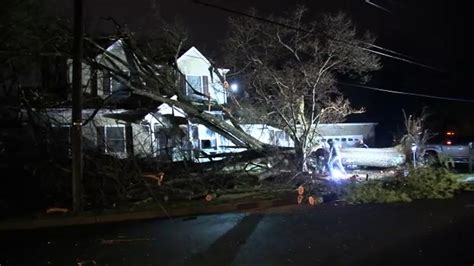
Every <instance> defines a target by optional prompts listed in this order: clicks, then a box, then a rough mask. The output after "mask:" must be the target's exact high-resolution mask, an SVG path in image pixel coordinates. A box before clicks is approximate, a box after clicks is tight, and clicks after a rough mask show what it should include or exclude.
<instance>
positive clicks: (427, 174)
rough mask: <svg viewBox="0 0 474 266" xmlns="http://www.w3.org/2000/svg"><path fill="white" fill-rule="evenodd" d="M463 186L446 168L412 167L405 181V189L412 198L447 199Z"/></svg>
mask: <svg viewBox="0 0 474 266" xmlns="http://www.w3.org/2000/svg"><path fill="white" fill-rule="evenodd" d="M460 188H461V185H460V184H459V182H458V181H457V178H456V176H455V175H454V174H452V173H451V172H449V171H448V170H447V169H445V168H433V167H420V168H416V169H412V170H411V171H410V174H409V175H408V177H407V178H406V181H405V191H406V193H407V194H408V195H409V196H410V198H412V199H445V198H451V197H453V195H454V193H455V192H456V191H458V190H459V189H460Z"/></svg>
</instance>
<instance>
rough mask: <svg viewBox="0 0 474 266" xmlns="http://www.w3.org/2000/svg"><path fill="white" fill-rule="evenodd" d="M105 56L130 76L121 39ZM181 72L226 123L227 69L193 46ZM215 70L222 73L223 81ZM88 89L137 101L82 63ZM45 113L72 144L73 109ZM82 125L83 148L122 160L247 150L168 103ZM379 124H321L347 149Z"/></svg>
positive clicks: (258, 129) (270, 136)
mask: <svg viewBox="0 0 474 266" xmlns="http://www.w3.org/2000/svg"><path fill="white" fill-rule="evenodd" d="M106 51H107V53H110V54H113V55H114V56H115V57H117V58H119V59H120V60H115V61H114V63H113V67H114V68H115V69H117V68H119V70H120V72H122V73H123V74H124V75H125V76H127V75H128V76H129V75H130V67H129V66H128V65H127V64H125V63H126V62H129V57H130V55H127V54H126V52H125V49H124V47H123V42H122V40H117V41H115V42H114V43H113V44H112V45H110V46H109V47H108V48H107V49H106ZM106 56H107V55H106V54H105V53H104V54H100V55H98V56H97V57H96V61H97V62H100V63H102V64H107V62H106V61H105V57H106ZM108 60H110V57H109V59H108ZM120 61H122V62H124V63H122V62H120ZM177 67H178V69H179V72H180V74H181V75H182V78H181V79H180V84H179V86H180V89H181V91H182V92H184V94H185V95H186V96H187V97H189V99H191V101H192V102H195V103H196V104H201V105H206V104H209V110H208V111H207V112H209V113H211V114H213V115H214V116H216V117H218V118H220V119H224V118H223V115H222V111H219V110H214V109H212V108H211V104H210V102H211V101H213V102H214V103H217V104H226V103H227V98H228V96H229V95H228V93H229V92H228V90H227V88H226V87H227V86H225V85H224V84H223V82H222V79H221V78H222V77H224V78H225V75H226V73H227V72H228V70H227V69H220V68H218V69H215V68H214V66H212V64H211V63H210V62H209V60H208V59H207V58H206V57H205V56H204V55H202V54H201V52H199V51H198V50H197V49H196V48H195V47H191V48H190V49H189V50H187V51H186V52H185V53H183V54H182V55H181V56H180V57H179V58H178V59H177ZM71 70H72V68H70V69H69V71H68V72H69V74H68V75H69V80H71V72H72V71H71ZM215 71H218V75H219V76H220V77H221V78H219V77H218V75H217V74H216V72H215ZM226 85H227V84H226ZM83 87H84V92H85V93H88V94H91V95H93V96H98V97H102V98H106V97H110V98H115V99H118V100H123V99H125V102H133V101H136V99H134V98H133V95H131V94H130V93H129V92H128V91H127V88H126V86H125V85H123V84H122V83H121V82H119V81H118V80H117V79H115V78H114V76H113V75H110V74H109V73H107V72H105V71H100V70H98V69H94V68H92V67H90V66H88V65H86V64H83ZM196 91H197V92H198V93H196ZM204 96H205V97H204ZM174 97H176V96H174ZM132 106H133V105H132ZM46 112H47V116H48V117H49V118H52V119H50V120H51V121H54V123H53V134H56V136H55V137H54V138H55V141H56V142H57V143H64V144H66V143H67V142H68V140H69V124H70V121H71V117H70V116H71V109H69V108H62V109H48V110H46ZM83 120H84V121H87V122H86V123H85V125H84V126H83V139H84V141H83V142H84V148H85V149H93V150H97V151H99V152H102V153H106V154H110V155H113V156H116V157H119V158H125V157H129V156H138V157H152V158H153V157H154V158H158V159H160V160H169V161H180V160H194V161H196V160H197V161H201V160H204V161H205V160H206V159H205V158H206V155H212V154H219V153H228V152H236V151H241V150H243V148H239V147H236V146H235V145H234V144H233V143H232V142H231V141H229V140H228V139H226V138H225V137H223V136H222V135H220V134H218V133H216V132H214V131H213V130H211V129H209V128H207V127H206V126H204V125H202V124H199V123H197V122H196V121H194V120H193V119H190V118H189V117H188V115H187V114H186V113H185V112H183V111H182V110H181V109H179V108H177V107H172V106H169V105H168V104H165V103H163V104H161V105H160V106H158V108H156V109H153V110H150V109H137V108H134V107H132V108H126V106H125V107H122V108H118V109H109V108H102V109H100V110H96V109H87V108H86V109H84V110H83ZM375 125H376V124H374V123H363V124H357V123H354V124H327V125H325V124H322V125H319V128H318V130H320V131H321V132H322V134H323V136H325V137H326V138H331V137H332V138H334V139H336V140H340V141H341V142H344V141H346V142H347V146H351V144H352V143H356V141H357V140H358V139H364V140H366V141H367V140H368V141H369V142H370V141H371V140H373V138H374V135H375V133H374V127H375ZM242 128H243V129H244V131H246V132H247V133H248V134H250V135H252V136H253V137H254V138H256V139H259V140H260V141H261V142H263V143H266V144H272V145H277V146H281V147H292V146H293V142H292V140H291V139H290V137H289V136H288V134H286V132H285V131H283V130H281V129H278V128H274V127H271V126H269V125H264V124H247V125H242ZM63 146H64V147H67V146H69V145H63Z"/></svg>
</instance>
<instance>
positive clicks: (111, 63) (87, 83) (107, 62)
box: [67, 40, 130, 97]
mask: <svg viewBox="0 0 474 266" xmlns="http://www.w3.org/2000/svg"><path fill="white" fill-rule="evenodd" d="M106 51H107V52H108V53H110V54H111V55H112V56H109V55H107V54H106V53H103V54H100V55H98V56H97V57H96V58H95V60H96V61H97V62H98V63H100V64H102V65H104V66H107V67H109V68H111V69H114V70H116V71H121V72H124V73H129V72H130V69H129V67H128V66H127V65H125V64H123V63H122V62H121V61H123V62H128V60H127V56H126V55H125V51H124V49H123V42H122V41H121V40H118V41H116V42H114V43H113V44H112V45H110V46H109V47H108V48H107V49H106ZM114 57H117V58H118V59H119V60H117V59H116V58H114ZM67 69H68V71H67V76H68V83H69V84H72V59H68V60H67ZM95 72H96V80H92V68H91V66H90V65H89V64H86V63H82V86H83V88H84V92H85V93H88V94H91V93H92V88H93V86H92V83H93V82H95V83H96V84H97V85H96V86H97V95H98V96H100V97H105V96H107V95H108V93H104V84H107V83H104V79H107V80H108V81H109V84H112V86H113V85H116V86H121V84H119V82H118V81H116V80H114V79H113V78H112V77H111V76H110V75H108V74H107V72H106V71H102V70H95ZM110 89H111V88H109V89H108V90H110Z"/></svg>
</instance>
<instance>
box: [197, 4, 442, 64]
mask: <svg viewBox="0 0 474 266" xmlns="http://www.w3.org/2000/svg"><path fill="white" fill-rule="evenodd" d="M193 2H194V3H196V4H199V5H202V6H206V7H210V8H213V9H217V10H221V11H225V12H228V13H232V14H236V15H239V16H244V17H248V18H252V19H254V20H259V21H262V22H265V23H269V24H273V25H277V26H281V27H285V28H288V29H292V30H295V31H300V32H303V33H307V34H313V35H324V36H325V37H326V38H328V39H329V40H332V41H335V42H339V43H343V44H346V45H349V46H353V47H356V48H358V49H361V50H364V51H367V52H371V53H374V54H377V55H380V56H384V57H387V58H391V59H394V60H398V61H402V62H405V63H409V64H413V65H417V66H419V67H423V68H427V69H431V70H434V71H438V72H444V71H443V70H441V69H439V68H437V67H434V66H430V65H427V64H424V63H420V62H417V60H416V59H415V58H413V57H411V56H408V55H405V54H402V53H399V52H396V51H393V50H390V49H387V48H384V47H381V46H377V45H374V44H371V43H368V42H363V41H361V43H363V44H365V45H368V46H370V47H373V48H376V49H379V50H381V51H385V52H388V53H392V54H393V55H390V54H388V53H384V52H381V51H376V50H373V49H369V48H365V47H361V46H359V45H356V44H353V43H350V42H347V41H344V40H339V39H335V38H333V37H331V36H328V35H327V34H324V33H317V32H314V31H309V30H305V29H302V28H299V27H294V26H291V25H288V24H285V23H281V22H278V21H274V20H270V19H267V18H263V17H259V16H255V15H252V14H248V13H245V12H242V11H238V10H234V9H231V8H227V7H223V6H220V5H216V4H212V3H208V2H203V1H200V0H193ZM402 56H403V57H402ZM404 57H405V58H404Z"/></svg>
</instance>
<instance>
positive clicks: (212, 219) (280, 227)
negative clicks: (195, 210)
mask: <svg viewBox="0 0 474 266" xmlns="http://www.w3.org/2000/svg"><path fill="white" fill-rule="evenodd" d="M473 225H474V193H464V194H462V195H459V196H457V197H456V198H454V199H450V200H423V201H416V202H412V203H395V204H364V205H343V204H340V203H339V204H338V203H331V204H322V205H319V206H309V205H301V206H297V207H279V208H272V209H267V210H262V211H258V212H252V213H228V214H218V215H203V216H196V217H194V216H193V217H180V218H173V219H158V220H147V221H135V222H128V223H115V224H104V225H93V226H76V227H63V228H54V229H51V228H50V229H42V230H34V231H31V230H30V231H14V232H13V231H12V232H1V233H0V245H1V249H0V265H1V266H5V265H473V263H474V252H473V248H474V245H473V243H474V230H473V229H472V227H473Z"/></svg>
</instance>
